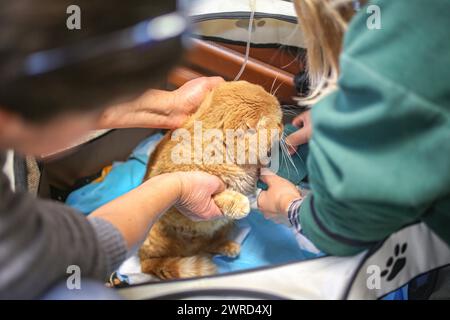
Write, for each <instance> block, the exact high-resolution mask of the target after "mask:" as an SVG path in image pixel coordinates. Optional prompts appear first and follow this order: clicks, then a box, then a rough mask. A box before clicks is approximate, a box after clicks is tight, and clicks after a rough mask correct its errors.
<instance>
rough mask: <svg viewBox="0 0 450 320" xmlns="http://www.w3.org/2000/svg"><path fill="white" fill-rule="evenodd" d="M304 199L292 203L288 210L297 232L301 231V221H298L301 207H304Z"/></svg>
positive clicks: (290, 220)
mask: <svg viewBox="0 0 450 320" xmlns="http://www.w3.org/2000/svg"><path fill="white" fill-rule="evenodd" d="M302 202H303V199H297V200H294V201H292V202H291V204H290V205H289V208H288V218H289V222H290V223H291V225H292V226H293V227H294V228H295V230H297V232H300V231H301V227H300V223H299V219H298V213H299V211H300V210H299V209H300V206H301V205H302Z"/></svg>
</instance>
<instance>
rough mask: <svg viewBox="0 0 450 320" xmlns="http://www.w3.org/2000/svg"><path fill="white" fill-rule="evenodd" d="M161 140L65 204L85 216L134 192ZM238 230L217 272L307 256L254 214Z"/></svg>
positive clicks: (285, 233) (279, 228)
mask: <svg viewBox="0 0 450 320" xmlns="http://www.w3.org/2000/svg"><path fill="white" fill-rule="evenodd" d="M161 138H162V134H155V135H153V136H151V137H149V138H147V139H145V140H144V141H142V142H141V143H140V144H139V145H138V146H137V147H136V149H135V150H134V151H133V152H132V154H131V155H130V157H129V159H128V160H127V161H125V162H116V163H114V164H113V168H112V170H111V171H110V172H109V173H108V175H107V176H106V177H105V178H104V179H103V181H101V182H93V183H90V184H88V185H86V186H84V187H82V188H80V189H78V190H75V191H73V192H72V193H71V194H70V195H69V197H68V198H67V200H66V203H67V204H68V205H70V206H72V207H74V208H76V209H78V210H79V211H81V212H83V213H84V214H85V215H88V214H90V213H91V212H92V211H94V210H95V209H97V208H98V207H100V206H102V205H104V204H105V203H107V202H109V201H111V200H113V199H115V198H117V197H119V196H121V195H123V194H125V193H126V192H128V191H130V190H132V189H133V188H136V187H137V186H139V185H140V183H141V182H142V179H143V177H144V174H145V171H146V167H147V162H148V158H149V155H150V154H151V152H153V150H154V149H155V146H156V145H157V143H158V142H159V141H160V139H161ZM238 226H239V227H248V226H249V227H250V228H251V229H250V232H249V234H248V235H247V237H246V238H245V240H244V241H243V243H242V250H241V254H240V256H239V257H238V258H237V259H229V258H226V257H219V256H217V257H215V258H214V259H215V262H216V263H217V265H218V266H219V271H220V272H228V271H236V270H243V269H250V268H255V267H262V266H268V265H274V264H281V263H285V262H291V261H298V260H303V259H305V258H307V257H309V256H311V254H310V253H308V252H304V251H302V250H300V248H299V246H298V244H297V240H296V239H295V235H294V234H293V232H292V231H291V230H290V229H289V228H288V227H286V226H283V225H278V224H275V223H273V222H271V221H269V220H266V219H264V217H263V216H262V215H261V214H260V213H259V212H258V211H257V210H254V211H253V212H252V213H251V214H250V215H249V216H248V217H246V218H245V219H242V220H240V221H238Z"/></svg>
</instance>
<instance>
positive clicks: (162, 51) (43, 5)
mask: <svg viewBox="0 0 450 320" xmlns="http://www.w3.org/2000/svg"><path fill="white" fill-rule="evenodd" d="M70 5H78V6H79V7H80V9H81V29H80V30H69V29H68V28H67V27H66V19H67V18H68V16H69V15H68V14H67V13H66V10H67V8H68V7H69V6H70ZM174 10H175V1H167V0H160V1H158V0H128V1H124V0H57V1H54V0H39V1H36V0H14V1H11V0H0V30H1V32H0V74H1V75H2V77H1V78H0V108H3V109H7V110H9V111H12V112H14V113H16V114H18V115H20V116H22V117H23V118H25V119H27V120H31V121H45V120H48V119H49V118H51V117H53V116H55V115H57V114H60V113H63V112H67V111H78V110H80V111H83V110H89V109H92V108H101V107H104V106H106V105H107V104H109V103H111V102H116V101H118V100H122V99H128V98H132V97H134V96H136V95H138V94H140V93H142V92H143V91H144V90H145V89H148V88H149V87H150V86H152V85H155V83H156V82H158V81H159V80H162V79H163V78H164V77H165V75H166V74H167V72H168V71H169V70H170V68H171V67H172V66H173V64H174V63H175V62H176V61H177V59H178V57H179V55H180V52H181V51H182V50H181V40H180V38H173V39H171V40H168V41H163V42H161V43H159V44H158V45H156V46H154V47H153V46H152V47H146V46H141V47H136V48H133V49H124V50H119V51H114V52H111V53H108V54H104V55H100V56H97V57H94V58H91V59H86V60H83V61H78V62H77V63H72V64H68V65H66V66H64V67H62V68H58V69H56V70H54V71H50V72H47V73H42V74H37V75H33V76H30V75H28V76H24V75H21V74H20V73H19V74H16V71H17V70H21V68H22V67H23V66H22V63H23V61H24V59H26V57H29V56H30V54H32V53H34V52H38V51H42V50H49V49H54V48H62V47H69V48H70V47H71V46H76V45H77V44H79V43H83V42H84V43H86V42H87V41H92V43H93V44H95V39H100V38H101V37H102V36H105V35H110V34H113V33H114V32H117V31H119V30H122V29H124V28H127V27H131V26H133V25H135V24H137V23H139V22H141V21H143V20H146V19H149V18H152V17H156V16H160V15H162V14H164V13H169V12H172V11H174Z"/></svg>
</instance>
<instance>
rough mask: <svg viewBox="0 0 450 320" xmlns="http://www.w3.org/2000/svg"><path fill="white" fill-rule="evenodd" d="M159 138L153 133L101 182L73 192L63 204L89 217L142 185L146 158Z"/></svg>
mask: <svg viewBox="0 0 450 320" xmlns="http://www.w3.org/2000/svg"><path fill="white" fill-rule="evenodd" d="M162 137H163V135H162V134H161V133H157V134H155V135H152V136H151V137H149V138H147V139H145V140H144V141H142V142H141V143H140V144H139V145H138V146H137V147H136V148H135V149H134V151H133V152H132V154H131V155H130V157H129V158H128V160H127V161H125V162H115V163H114V164H113V167H112V170H111V171H110V172H109V173H108V175H107V176H106V177H105V178H104V180H103V181H101V182H92V183H90V184H88V185H85V186H83V187H81V188H80V189H78V190H75V191H73V192H72V193H71V194H70V195H69V196H68V197H67V199H66V204H67V205H69V206H71V207H73V208H75V209H77V210H78V211H81V212H83V213H84V214H85V215H88V214H90V213H91V212H92V211H94V210H95V209H97V208H99V207H101V206H102V205H104V204H106V203H108V202H110V201H111V200H114V199H116V198H117V197H120V196H121V195H123V194H125V193H127V192H128V191H130V190H133V189H134V188H136V187H137V186H139V185H140V184H141V183H142V179H143V178H144V175H145V171H146V168H147V162H148V159H149V155H150V154H151V153H152V152H153V150H154V149H155V147H156V145H157V144H158V142H159V141H160V140H161V139H162Z"/></svg>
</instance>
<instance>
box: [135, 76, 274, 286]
mask: <svg viewBox="0 0 450 320" xmlns="http://www.w3.org/2000/svg"><path fill="white" fill-rule="evenodd" d="M281 123H282V112H281V109H280V105H279V103H278V101H277V99H276V98H275V97H274V96H272V95H271V94H269V93H268V92H266V91H265V90H264V89H263V88H262V87H260V86H257V85H254V84H250V83H248V82H246V81H237V82H226V83H224V84H221V85H220V86H218V87H217V88H216V89H214V90H213V91H212V92H211V93H210V94H209V95H208V96H207V97H206V99H205V100H204V101H203V103H202V104H201V106H200V107H199V109H198V110H197V112H196V113H195V114H193V115H192V116H191V117H190V118H189V119H188V120H187V121H186V122H185V124H184V125H183V127H182V128H183V130H184V131H183V132H184V134H185V135H186V134H188V135H189V136H190V137H192V139H191V141H189V140H188V142H187V143H186V142H185V144H181V147H180V140H179V139H176V136H177V134H176V133H177V132H178V133H180V131H178V130H179V129H178V130H177V132H174V131H170V132H168V133H167V135H166V136H165V137H164V138H163V140H162V141H161V142H160V143H159V145H158V146H157V149H156V150H155V152H154V153H153V155H152V157H151V159H150V161H149V165H148V168H147V174H146V177H145V179H149V178H151V177H153V176H156V175H159V174H162V173H168V172H175V171H205V172H208V173H210V174H213V175H216V176H218V177H219V178H221V179H222V180H223V182H224V183H225V184H226V186H227V189H226V190H225V191H223V192H221V193H219V194H217V195H215V196H214V201H215V202H216V204H217V206H218V207H219V208H220V209H221V211H222V212H223V214H224V217H223V218H221V219H219V220H214V221H201V222H194V221H191V220H190V219H188V218H186V217H185V216H184V215H182V214H181V213H179V212H178V210H177V209H176V208H174V207H173V208H171V209H169V210H168V211H167V212H166V213H165V214H164V215H163V216H162V217H161V218H160V219H159V220H158V222H157V223H155V225H154V226H153V227H152V229H151V231H150V233H149V235H148V237H147V239H146V241H145V242H144V243H143V245H142V247H141V248H140V250H139V257H140V260H141V268H142V271H143V272H145V273H149V274H152V275H155V276H157V277H159V278H161V279H174V278H186V277H193V276H204V275H210V274H213V273H215V272H216V267H215V265H214V263H213V262H212V260H211V256H212V255H213V254H221V255H225V256H228V257H236V256H237V255H238V254H239V251H240V246H239V244H237V243H235V242H233V241H231V240H229V233H230V231H231V230H232V228H233V219H237V218H242V217H244V216H245V215H247V214H248V213H249V211H250V204H249V200H248V198H247V196H248V195H250V194H252V193H254V192H255V189H256V182H257V180H258V177H259V171H260V168H261V161H260V160H261V159H259V158H258V159H257V161H253V162H252V161H250V160H249V159H250V154H251V152H255V150H254V149H255V146H254V145H251V143H249V142H248V141H250V140H245V141H247V142H246V143H244V145H243V148H244V150H245V151H244V155H245V160H247V161H242V158H239V157H240V155H239V150H241V151H242V150H243V149H239V147H238V143H239V141H240V140H239V139H241V140H242V132H245V137H246V138H248V139H250V137H252V136H253V137H254V138H255V137H257V138H260V137H262V135H266V136H267V135H268V139H265V140H264V139H262V141H263V142H261V143H266V144H267V146H265V147H266V148H265V149H264V148H263V149H264V150H269V151H270V146H271V145H272V136H271V135H270V134H268V132H269V133H270V132H273V131H274V129H276V130H277V131H276V132H282V124H281ZM199 124H201V127H199ZM199 128H200V129H199ZM208 129H216V130H215V131H216V132H215V134H212V135H211V134H210V135H208V134H206V133H207V130H208ZM239 129H241V131H240V132H239ZM262 129H264V130H262ZM196 130H197V131H196ZM198 130H200V131H198ZM218 130H220V131H219V132H217V131H218ZM230 130H233V131H230ZM236 130H238V131H237V134H235V136H234V137H233V138H232V139H231V140H227V141H231V142H232V143H230V144H225V137H226V136H227V134H226V133H227V132H236ZM242 130H243V131H242ZM271 130H272V131H271ZM199 132H200V133H201V134H203V135H201V136H200V137H198V135H197V136H196V135H195V133H197V134H198V133H199ZM219 133H221V134H223V139H222V140H220V137H218V134H219ZM180 136H183V135H182V134H180V135H178V138H180ZM219 136H220V135H219ZM253 141H254V140H253ZM257 141H260V140H257ZM264 141H267V142H264ZM199 146H200V149H201V150H200V151H198V149H199ZM230 146H233V147H232V148H231V150H232V151H231V152H230ZM241 146H242V144H241ZM258 146H259V145H258ZM177 152H179V154H178V155H183V154H184V156H185V158H184V159H185V160H188V161H179V160H178V158H176V157H175V156H176V155H177ZM202 152H203V153H202ZM199 154H200V161H199V160H198V159H199V158H196V157H198V155H199ZM174 155H175V156H174ZM266 155H267V151H266ZM238 159H241V160H238Z"/></svg>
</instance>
